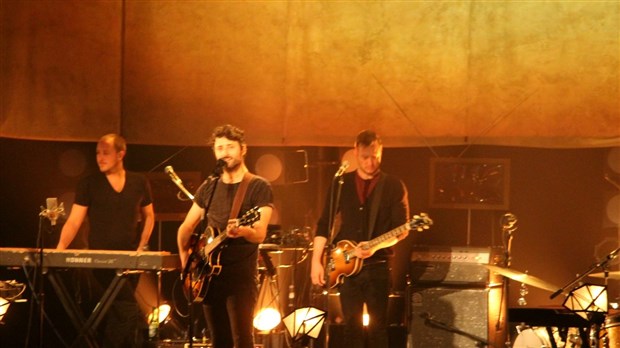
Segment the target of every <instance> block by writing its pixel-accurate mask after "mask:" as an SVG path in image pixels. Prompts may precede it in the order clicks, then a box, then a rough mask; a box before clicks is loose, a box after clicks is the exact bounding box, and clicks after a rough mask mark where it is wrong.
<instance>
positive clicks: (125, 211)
mask: <svg viewBox="0 0 620 348" xmlns="http://www.w3.org/2000/svg"><path fill="white" fill-rule="evenodd" d="M75 203H76V204H79V205H82V206H85V207H88V221H89V224H90V231H89V234H88V243H89V248H90V249H104V250H135V249H136V248H137V247H138V243H139V238H140V233H141V231H140V229H139V221H140V217H141V214H140V210H141V208H142V207H144V206H147V205H149V204H151V203H152V194H151V188H150V186H149V183H148V181H147V179H146V178H145V177H144V176H143V175H141V174H138V173H133V172H129V171H127V172H126V173H125V185H124V186H123V189H122V190H121V191H120V192H116V191H115V190H114V188H112V185H110V182H109V181H108V179H107V178H106V176H105V175H104V174H103V173H96V174H93V175H90V176H88V177H86V178H84V179H83V180H81V181H80V183H79V184H78V186H77V190H76V193H75Z"/></svg>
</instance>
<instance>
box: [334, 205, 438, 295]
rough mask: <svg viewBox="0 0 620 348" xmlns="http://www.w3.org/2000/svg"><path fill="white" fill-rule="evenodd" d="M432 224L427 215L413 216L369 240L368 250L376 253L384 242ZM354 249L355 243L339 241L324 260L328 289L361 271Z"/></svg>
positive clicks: (361, 264)
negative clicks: (325, 262)
mask: <svg viewBox="0 0 620 348" xmlns="http://www.w3.org/2000/svg"><path fill="white" fill-rule="evenodd" d="M432 224H433V220H431V219H430V218H429V217H428V215H427V214H425V213H421V214H420V215H414V216H413V218H412V219H410V220H409V221H407V222H406V223H405V224H403V225H401V226H398V227H396V228H395V229H393V230H391V231H389V232H386V233H384V234H382V235H380V236H379V237H376V238H373V239H371V240H369V241H368V242H367V244H368V249H371V250H374V251H377V250H378V249H381V248H384V247H385V244H382V243H383V242H385V241H388V240H390V239H392V238H395V237H398V236H400V235H401V234H403V233H405V232H407V231H410V230H417V231H418V232H420V231H423V230H427V229H428V228H429V227H430V226H431V225H432ZM356 247H357V243H355V242H353V241H349V240H341V241H339V242H338V243H336V246H335V247H334V248H333V249H332V251H331V252H330V255H329V258H328V260H326V261H327V268H326V273H327V275H328V277H329V288H330V289H333V288H335V287H337V286H338V285H340V284H342V283H343V282H344V279H345V277H350V276H352V275H355V274H357V273H359V272H360V271H361V270H362V266H363V265H364V260H362V259H359V258H357V257H356V256H355V255H354V249H355V248H356ZM373 253H374V252H373Z"/></svg>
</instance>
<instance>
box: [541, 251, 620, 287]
mask: <svg viewBox="0 0 620 348" xmlns="http://www.w3.org/2000/svg"><path fill="white" fill-rule="evenodd" d="M618 252H620V248H617V249H616V250H614V251H612V252H611V253H609V254H608V255H607V257H606V258H605V260H603V261H601V262H599V263H595V264H594V265H592V266H590V268H589V269H588V270H587V271H585V272H584V273H583V274H580V275H579V276H577V278H575V279H574V280H572V281H571V282H570V283H568V284H566V285H564V286H563V287H562V288H560V289H558V290H557V291H556V292H554V293H553V294H551V296H549V298H550V299H554V298H556V297H557V296H558V295H559V294H561V293H563V292H564V290H566V289H568V288H572V287H573V286H574V285H575V284H577V283H579V281H581V280H582V279H583V278H585V277H586V276H588V275H589V274H590V273H592V272H594V271H595V270H596V269H597V268H599V267H603V268H605V267H606V266H607V264H608V263H609V262H610V261H611V260H613V259H615V258H616V257H617V256H618Z"/></svg>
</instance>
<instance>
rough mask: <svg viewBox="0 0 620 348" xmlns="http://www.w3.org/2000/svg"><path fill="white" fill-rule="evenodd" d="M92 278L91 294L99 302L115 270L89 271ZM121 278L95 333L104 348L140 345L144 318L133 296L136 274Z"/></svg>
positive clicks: (144, 326)
mask: <svg viewBox="0 0 620 348" xmlns="http://www.w3.org/2000/svg"><path fill="white" fill-rule="evenodd" d="M92 275H93V278H92V293H93V295H94V298H95V299H100V298H101V296H102V295H103V292H104V291H105V290H106V288H107V287H108V285H109V284H110V283H111V282H112V279H113V278H114V277H116V271H114V270H108V269H97V270H93V271H92ZM125 277H127V279H126V281H125V284H124V285H123V286H122V287H121V288H120V290H119V292H118V294H117V296H116V298H115V299H114V301H113V302H112V304H111V305H110V308H109V309H108V311H107V313H106V315H105V318H104V320H103V322H102V323H101V325H100V326H101V327H100V328H99V330H98V331H99V335H100V336H101V342H102V347H104V348H134V347H141V346H142V344H143V342H144V339H143V333H142V332H141V329H142V330H145V328H146V318H145V316H144V315H143V313H142V312H141V311H140V307H139V306H138V303H137V301H136V299H135V297H134V291H135V287H136V286H135V285H136V283H137V275H129V276H125Z"/></svg>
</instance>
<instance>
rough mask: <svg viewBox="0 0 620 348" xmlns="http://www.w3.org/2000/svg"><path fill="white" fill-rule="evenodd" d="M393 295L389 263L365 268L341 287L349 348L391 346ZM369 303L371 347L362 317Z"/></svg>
mask: <svg viewBox="0 0 620 348" xmlns="http://www.w3.org/2000/svg"><path fill="white" fill-rule="evenodd" d="M389 295H390V278H389V268H388V264H387V263H386V262H383V263H378V264H370V265H365V266H364V267H363V268H362V271H361V272H360V273H359V274H357V275H355V276H352V277H348V278H346V279H345V280H344V283H343V284H342V285H341V286H340V304H341V306H342V313H343V315H344V324H345V328H344V331H345V338H346V342H347V345H348V346H350V347H364V346H367V347H372V348H382V347H385V348H387V347H388V330H387V311H388V299H389ZM364 303H366V306H367V309H368V315H369V317H370V323H369V325H368V329H367V338H368V345H365V344H364V341H365V337H366V335H365V332H364V327H363V324H362V314H363V309H364Z"/></svg>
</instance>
